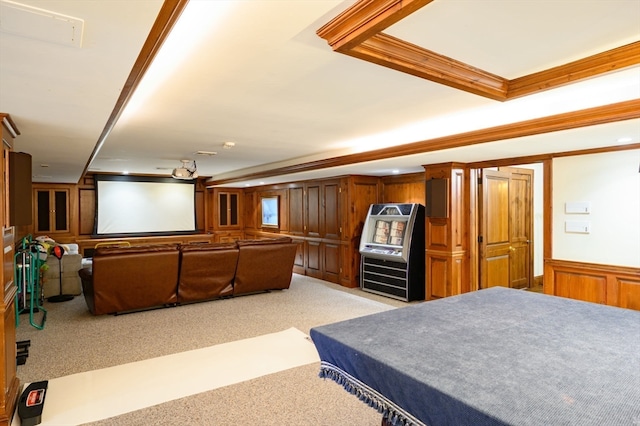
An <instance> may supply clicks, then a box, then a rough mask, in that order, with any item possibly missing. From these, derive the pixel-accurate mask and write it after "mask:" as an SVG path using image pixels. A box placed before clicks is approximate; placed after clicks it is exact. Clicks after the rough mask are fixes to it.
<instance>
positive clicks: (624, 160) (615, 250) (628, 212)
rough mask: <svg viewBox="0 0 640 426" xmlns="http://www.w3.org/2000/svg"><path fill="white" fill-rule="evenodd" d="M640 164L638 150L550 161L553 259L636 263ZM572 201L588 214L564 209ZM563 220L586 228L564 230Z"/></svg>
mask: <svg viewBox="0 0 640 426" xmlns="http://www.w3.org/2000/svg"><path fill="white" fill-rule="evenodd" d="M639 168H640V150H630V151H619V152H609V153H603V154H589V155H580V156H574V157H561V158H556V159H554V160H553V258H554V259H562V260H572V261H577V262H588V263H598V264H606V265H617V266H630V267H640V172H639ZM575 202H580V203H582V202H586V203H589V205H590V213H588V214H584V213H583V214H569V213H566V211H565V206H566V203H575ZM567 221H573V222H577V224H578V225H580V226H581V227H582V225H585V226H588V227H590V230H589V231H588V233H581V232H567V230H566V229H565V226H566V223H567ZM580 231H584V228H582V229H580Z"/></svg>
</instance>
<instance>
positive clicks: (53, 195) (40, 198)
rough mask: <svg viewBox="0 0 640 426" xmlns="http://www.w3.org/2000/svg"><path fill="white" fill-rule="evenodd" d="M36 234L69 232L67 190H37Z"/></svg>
mask: <svg viewBox="0 0 640 426" xmlns="http://www.w3.org/2000/svg"><path fill="white" fill-rule="evenodd" d="M35 198H36V200H35V201H36V232H37V233H41V232H67V231H68V230H69V191H68V190H66V189H47V190H43V189H39V190H36V197H35Z"/></svg>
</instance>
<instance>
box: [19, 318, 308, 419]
mask: <svg viewBox="0 0 640 426" xmlns="http://www.w3.org/2000/svg"><path fill="white" fill-rule="evenodd" d="M313 362H319V358H318V353H317V351H316V349H315V346H314V345H313V343H312V342H311V340H310V339H309V337H308V336H307V335H306V334H304V333H303V332H301V331H300V330H298V329H296V328H289V329H288V330H284V331H281V332H277V333H271V334H266V335H262V336H258V337H253V338H249V339H244V340H238V341H235V342H230V343H224V344H220V345H216V346H211V347H208V348H203V349H197V350H192V351H187V352H181V353H177V354H172V355H167V356H162V357H158V358H152V359H148V360H145V361H139V362H132V363H128V364H122V365H118V366H115V367H109V368H103V369H100V370H93V371H88V372H84V373H78V374H72V375H69V376H65V377H60V378H56V379H52V380H49V386H48V390H47V393H46V396H45V404H44V410H43V413H42V423H41V424H42V425H43V426H46V425H77V424H81V423H88V422H93V421H98V420H102V419H106V418H109V417H113V416H117V415H121V414H124V413H128V412H131V411H135V410H139V409H142V408H145V407H150V406H152V405H156V404H160V403H163V402H167V401H171V400H175V399H179V398H183V397H186V396H190V395H195V394H197V393H201V392H205V391H209V390H212V389H216V388H219V387H223V386H228V385H232V384H235V383H239V382H242V381H246V380H251V379H254V378H257V377H260V376H264V375H267V374H272V373H277V372H279V371H284V370H287V369H290V368H294V367H299V366H302V365H307V364H311V363H313ZM19 424H20V421H19V418H18V415H17V413H16V415H15V416H14V419H13V423H12V425H19Z"/></svg>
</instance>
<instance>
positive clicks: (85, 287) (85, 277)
mask: <svg viewBox="0 0 640 426" xmlns="http://www.w3.org/2000/svg"><path fill="white" fill-rule="evenodd" d="M78 275H79V276H80V282H81V283H82V294H83V295H84V300H85V302H86V303H87V308H89V312H91V313H92V314H93V315H95V312H96V305H95V303H94V299H93V268H92V267H91V266H86V267H84V268H82V269H79V270H78Z"/></svg>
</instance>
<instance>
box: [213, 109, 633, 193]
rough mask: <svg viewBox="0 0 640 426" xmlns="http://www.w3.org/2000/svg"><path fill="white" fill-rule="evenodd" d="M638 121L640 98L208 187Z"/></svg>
mask: <svg viewBox="0 0 640 426" xmlns="http://www.w3.org/2000/svg"><path fill="white" fill-rule="evenodd" d="M635 118H640V99H633V100H630V101H624V102H619V103H616V104H611V105H603V106H598V107H593V108H587V109H583V110H579V111H572V112H567V113H563V114H557V115H553V116H549V117H542V118H534V119H532V120H526V121H521V122H518V123H511V124H505V125H502V126H496V127H490V128H488V129H480V130H473V131H470V132H466V133H460V134H457V135H449V136H443V137H439V138H435V139H428V140H424V141H420V142H413V143H409V144H404V145H399V146H393V147H388V148H382V149H377V150H373V151H367V152H362V153H358V154H348V155H343V156H339V157H331V158H325V159H322V160H317V161H309V162H306V163H300V164H294V165H289V166H284V167H277V168H273V169H269V170H262V171H259V172H251V173H247V174H244V175H240V176H236V177H231V178H226V179H219V180H212V181H209V182H207V186H213V185H222V184H227V183H233V182H240V181H243V180H250V179H259V178H265V177H271V176H278V175H283V174H291V173H301V172H309V171H313V170H319V169H323V168H329V167H338V166H346V165H350V164H356V163H363V162H367V161H375V160H384V159H388V158H395V157H402V156H405V155H414V154H421V153H426V152H433V151H439V150H442V149H449V148H458V147H463V146H470V145H476V144H481V143H486V142H495V141H500V140H505V139H512V138H518V137H522V136H532V135H539V134H544V133H550V132H556V131H560V130H570V129H577V128H581V127H588V126H593V125H597V124H606V123H614V122H617V121H624V120H630V119H635Z"/></svg>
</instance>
